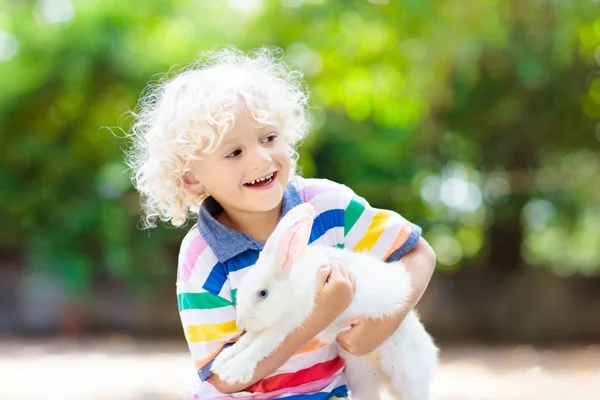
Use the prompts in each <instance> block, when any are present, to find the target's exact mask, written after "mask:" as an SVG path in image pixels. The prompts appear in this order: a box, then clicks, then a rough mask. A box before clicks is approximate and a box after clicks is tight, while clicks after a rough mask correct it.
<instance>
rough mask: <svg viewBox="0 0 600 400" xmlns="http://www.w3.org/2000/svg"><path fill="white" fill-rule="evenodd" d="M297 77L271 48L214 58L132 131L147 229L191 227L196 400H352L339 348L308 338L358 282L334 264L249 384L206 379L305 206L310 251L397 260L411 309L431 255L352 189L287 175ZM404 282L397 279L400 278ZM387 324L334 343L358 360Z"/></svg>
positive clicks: (187, 242) (301, 128)
mask: <svg viewBox="0 0 600 400" xmlns="http://www.w3.org/2000/svg"><path fill="white" fill-rule="evenodd" d="M302 87H303V83H302V81H301V74H299V73H298V72H296V71H291V70H289V69H288V67H287V66H286V64H285V63H284V62H282V61H281V54H280V53H279V52H277V51H275V52H274V51H273V50H270V49H268V48H263V49H260V50H258V51H256V52H253V53H251V54H245V53H243V52H241V51H239V50H236V49H234V48H229V49H225V50H222V51H215V52H210V53H207V54H205V55H204V57H203V58H202V59H200V60H199V61H198V62H197V63H195V64H193V65H191V66H190V67H189V68H188V69H187V70H186V71H184V72H182V73H180V74H178V75H177V76H175V77H174V78H173V79H170V80H166V81H164V82H163V83H161V84H160V85H158V86H156V87H155V88H154V90H152V91H151V92H149V93H147V94H146V95H145V98H143V99H142V101H141V107H140V111H139V114H136V117H137V121H136V124H135V125H134V127H133V130H132V135H131V137H132V139H133V142H134V146H133V148H132V150H131V152H130V153H129V159H128V161H129V165H130V166H131V168H132V170H133V172H134V176H133V180H134V183H135V185H136V188H137V189H138V191H139V193H140V195H141V197H142V200H143V206H144V210H145V212H146V222H147V223H148V225H149V226H152V225H153V224H154V222H155V220H156V219H157V218H160V219H161V220H163V221H171V222H172V223H173V224H174V225H176V226H179V225H182V224H183V223H185V222H186V220H187V219H188V218H189V217H190V213H193V215H195V214H196V213H197V216H198V223H197V225H195V226H194V227H192V229H191V230H190V231H189V232H188V234H187V235H186V236H185V238H184V239H183V242H182V245H181V251H180V255H179V263H178V277H177V298H178V304H179V312H180V317H181V321H182V325H183V329H184V333H185V338H186V340H187V343H188V345H189V349H190V352H191V355H192V359H193V362H194V365H195V368H196V370H197V371H198V375H199V379H198V381H197V382H195V383H194V385H193V387H192V388H191V391H190V398H192V399H223V398H228V399H231V398H239V397H246V396H248V397H252V398H254V399H274V398H277V399H279V398H287V399H294V400H302V399H304V400H309V399H332V398H348V396H349V394H348V390H347V388H346V385H345V383H346V381H345V377H344V361H343V360H342V359H341V358H340V357H339V356H338V348H337V346H335V345H323V344H321V343H319V342H318V341H316V340H314V339H313V338H314V337H315V336H316V334H317V333H318V332H320V331H321V330H322V329H323V328H324V327H326V326H327V325H329V323H331V321H333V320H334V319H335V318H336V317H337V316H338V315H339V314H340V313H341V312H342V311H343V310H344V309H345V308H346V307H347V306H348V304H349V303H350V302H351V300H352V296H353V293H354V278H353V277H352V276H351V275H350V274H349V272H348V271H347V270H346V269H345V268H344V266H343V265H339V264H337V263H334V262H332V263H329V265H326V266H323V267H322V268H321V269H320V271H319V274H320V277H319V279H320V281H319V282H320V285H319V292H318V293H317V306H316V309H315V311H314V313H313V315H312V316H311V318H310V320H309V321H308V322H307V323H306V324H305V325H304V326H303V327H302V328H301V329H298V330H297V331H295V332H294V333H292V334H291V335H290V336H288V338H287V339H286V341H285V342H284V343H283V345H282V346H281V347H280V348H279V349H278V350H277V351H276V352H275V353H273V354H271V355H265V356H266V358H265V359H263V361H261V363H259V365H258V367H257V368H256V370H255V371H254V376H253V378H252V380H251V382H250V383H249V384H239V383H228V382H225V381H223V380H221V379H220V378H219V376H216V375H215V374H212V373H211V371H210V367H211V365H212V361H213V360H214V358H215V357H216V356H217V355H218V353H219V352H220V351H221V350H222V349H223V348H224V347H226V346H228V345H230V344H231V343H233V342H235V340H236V339H237V338H238V337H239V336H240V335H241V334H242V332H241V331H240V330H239V329H238V328H237V326H236V324H235V321H236V309H235V293H236V288H237V286H238V285H239V282H240V280H241V279H242V277H243V276H244V273H245V272H247V271H248V269H249V268H251V267H252V265H253V264H254V263H255V262H256V260H257V258H258V254H259V252H260V251H261V250H262V248H263V245H264V242H265V241H266V240H267V238H268V237H269V235H270V234H271V233H272V232H273V230H274V229H275V226H276V225H277V222H278V221H279V219H280V218H281V217H282V216H283V215H285V214H286V213H287V211H289V210H290V209H291V208H293V207H294V206H296V205H298V204H301V203H303V202H311V203H312V204H313V205H314V207H315V209H316V212H317V217H316V218H315V222H314V225H313V231H312V233H311V237H315V238H316V240H315V241H314V242H313V243H321V244H327V245H330V246H338V247H343V248H346V249H348V250H350V251H369V252H371V253H372V254H374V255H376V256H378V257H380V258H382V259H384V260H386V261H387V262H396V261H398V260H400V258H402V262H403V263H404V264H405V265H406V268H407V271H408V272H409V275H410V276H411V278H412V282H413V286H414V287H413V289H414V290H413V295H412V298H411V304H410V308H412V307H414V305H415V304H416V303H417V301H418V300H419V299H420V297H421V296H422V294H423V292H424V290H425V288H426V287H427V285H428V283H429V280H430V278H431V274H432V272H433V269H434V265H435V255H434V253H433V251H432V249H431V247H430V246H429V245H428V244H427V242H426V241H425V240H424V239H423V238H421V235H420V233H421V230H420V228H419V227H418V226H416V225H413V224H411V223H410V222H408V221H406V220H405V219H404V218H402V217H401V216H400V215H398V214H396V213H394V212H392V211H387V210H378V209H375V208H373V207H371V206H370V205H369V204H368V203H367V202H366V201H365V200H364V199H362V198H360V197H359V196H357V195H356V194H354V192H352V190H350V189H349V188H348V187H346V186H344V185H341V184H337V183H334V182H331V181H328V180H325V179H305V178H302V177H300V176H298V175H297V174H295V167H296V159H297V153H296V151H295V148H296V145H297V144H298V143H299V141H300V140H301V139H302V138H304V137H305V135H306V134H307V132H308V122H307V117H306V108H307V103H308V96H307V95H306V94H305V93H304V91H303V90H302ZM399 268H401V266H399ZM408 311H409V309H406V310H404V311H403V312H401V313H399V314H398V315H397V316H396V317H395V318H390V319H388V320H381V321H379V320H378V321H375V320H370V319H367V318H363V319H359V320H355V321H348V324H350V325H351V326H352V329H350V330H349V331H347V332H344V333H342V334H340V335H339V337H338V340H337V342H338V344H339V345H340V346H342V347H343V348H344V349H346V350H347V351H349V352H351V353H354V354H357V355H364V354H367V353H369V352H370V351H372V350H374V349H375V348H376V347H378V346H379V345H380V344H381V343H382V342H383V341H384V340H385V339H386V338H387V337H389V336H390V335H391V334H392V333H393V332H394V331H395V330H396V329H397V328H398V327H399V326H400V324H401V322H402V320H403V318H404V316H405V315H406V313H408Z"/></svg>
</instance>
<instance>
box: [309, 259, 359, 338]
mask: <svg viewBox="0 0 600 400" xmlns="http://www.w3.org/2000/svg"><path fill="white" fill-rule="evenodd" d="M355 286H356V281H355V277H354V275H352V273H350V271H348V270H347V269H346V267H344V266H343V265H342V264H341V263H340V262H339V261H330V262H329V264H328V265H326V266H323V267H321V268H319V270H318V272H317V296H316V299H315V300H316V306H315V311H314V313H313V318H312V319H313V321H314V323H315V324H316V325H319V326H320V329H319V330H318V332H320V331H321V330H322V329H324V328H325V327H326V326H327V325H329V324H330V323H331V322H332V321H333V320H334V319H335V318H337V317H338V316H339V315H340V314H341V313H342V312H343V311H344V310H345V309H346V308H347V307H348V306H349V305H350V303H351V302H352V298H353V297H354V289H355ZM318 332H317V333H318Z"/></svg>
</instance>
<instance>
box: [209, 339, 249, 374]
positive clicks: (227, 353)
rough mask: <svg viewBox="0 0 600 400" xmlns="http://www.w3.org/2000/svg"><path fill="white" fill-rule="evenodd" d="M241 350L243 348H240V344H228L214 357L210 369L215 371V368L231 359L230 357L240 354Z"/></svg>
mask: <svg viewBox="0 0 600 400" xmlns="http://www.w3.org/2000/svg"><path fill="white" fill-rule="evenodd" d="M243 350H244V349H243V348H241V346H236V345H233V346H229V347H228V348H226V349H225V350H223V351H222V352H221V353H220V354H219V355H218V356H217V358H215V361H213V364H212V367H211V370H212V371H213V372H215V368H219V367H221V366H223V364H225V363H226V362H227V361H229V360H231V359H232V358H234V357H235V356H237V355H238V354H240V353H241V352H242V351H243Z"/></svg>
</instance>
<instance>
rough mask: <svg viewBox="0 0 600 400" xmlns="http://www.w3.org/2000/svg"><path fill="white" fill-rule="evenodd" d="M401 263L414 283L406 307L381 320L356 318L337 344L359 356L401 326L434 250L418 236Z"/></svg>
mask: <svg viewBox="0 0 600 400" xmlns="http://www.w3.org/2000/svg"><path fill="white" fill-rule="evenodd" d="M401 261H402V263H404V265H405V266H406V271H407V272H408V274H409V276H410V279H411V281H412V284H413V286H412V289H413V291H412V293H411V296H410V298H409V301H408V303H407V307H405V308H403V309H402V310H401V311H400V312H398V313H397V314H396V315H395V317H394V318H387V319H381V320H374V319H370V318H359V319H356V320H354V321H347V324H351V325H354V326H353V328H352V329H351V330H349V331H345V332H342V333H341V334H339V335H338V337H337V341H338V343H339V344H340V346H341V347H342V348H344V350H346V351H348V352H350V353H352V354H355V355H358V356H362V355H365V354H368V353H370V352H371V351H373V350H375V349H376V348H377V347H379V346H380V345H381V344H382V343H383V342H384V341H385V340H387V339H388V338H389V337H390V336H391V335H392V333H394V332H395V331H396V330H397V329H398V328H399V327H400V325H401V324H402V321H403V320H404V318H405V317H406V315H407V314H408V313H409V312H410V311H411V310H412V309H413V308H414V307H415V305H416V304H417V303H418V301H419V300H420V299H421V297H422V296H423V293H424V292H425V289H426V288H427V286H428V285H429V281H430V280H431V276H432V274H433V270H434V268H435V262H436V258H435V253H434V251H433V249H432V248H431V246H430V245H429V243H427V241H426V240H425V239H423V238H422V237H421V238H419V240H418V242H417V244H416V245H415V247H414V248H413V250H412V251H410V252H409V253H407V254H406V255H405V256H404V257H402V259H401ZM396 262H398V261H396ZM392 264H393V262H392Z"/></svg>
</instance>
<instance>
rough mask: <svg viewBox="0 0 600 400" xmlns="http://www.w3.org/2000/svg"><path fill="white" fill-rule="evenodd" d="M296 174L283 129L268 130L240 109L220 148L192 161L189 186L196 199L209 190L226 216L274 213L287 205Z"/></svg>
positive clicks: (244, 109)
mask: <svg viewBox="0 0 600 400" xmlns="http://www.w3.org/2000/svg"><path fill="white" fill-rule="evenodd" d="M290 168H291V160H290V153H289V150H288V147H287V144H286V143H285V141H284V140H283V137H282V136H280V135H279V131H278V130H277V128H276V127H275V126H270V125H262V124H261V123H259V122H257V121H256V120H254V119H253V118H252V116H251V114H250V113H248V112H247V111H246V108H245V107H240V110H239V111H238V113H237V116H236V121H235V124H234V126H233V128H232V129H231V130H230V131H229V132H227V133H226V134H225V136H224V137H223V140H222V142H221V144H220V145H219V147H218V148H217V149H216V150H215V151H214V152H213V153H210V154H206V155H205V156H203V159H202V160H196V161H192V163H191V171H190V172H189V173H188V174H186V176H185V177H184V185H185V188H186V190H188V191H190V192H192V193H195V194H199V193H202V190H203V189H204V190H205V191H206V192H207V193H209V194H210V195H211V196H212V197H214V198H215V200H217V201H218V202H219V204H221V206H223V208H224V209H225V211H228V210H229V211H230V212H231V211H235V212H264V211H271V210H273V209H275V208H276V207H278V206H279V205H280V203H281V199H282V198H283V192H284V190H285V187H286V185H287V182H288V180H289V178H290V172H291V171H290Z"/></svg>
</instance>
